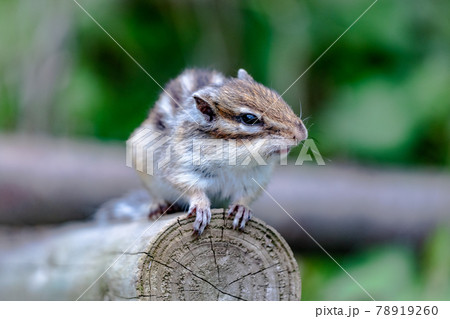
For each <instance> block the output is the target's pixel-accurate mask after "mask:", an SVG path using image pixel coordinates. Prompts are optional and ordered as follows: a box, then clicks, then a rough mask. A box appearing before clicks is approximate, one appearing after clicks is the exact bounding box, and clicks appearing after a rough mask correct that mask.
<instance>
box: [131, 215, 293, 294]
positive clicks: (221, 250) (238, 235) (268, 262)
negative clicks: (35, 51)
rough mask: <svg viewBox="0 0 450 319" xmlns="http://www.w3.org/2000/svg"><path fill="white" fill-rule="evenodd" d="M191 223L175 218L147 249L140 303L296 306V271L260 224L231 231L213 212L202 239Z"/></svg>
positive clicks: (279, 241)
mask: <svg viewBox="0 0 450 319" xmlns="http://www.w3.org/2000/svg"><path fill="white" fill-rule="evenodd" d="M194 218H195V217H190V218H187V217H183V216H180V217H177V219H176V221H174V222H173V223H170V224H169V225H168V226H167V227H166V228H165V229H163V230H162V231H161V233H160V234H159V235H158V236H155V239H154V240H153V241H152V242H150V243H149V245H148V246H147V250H146V251H145V254H142V258H141V259H140V261H139V265H138V276H137V283H136V289H137V296H138V297H139V299H141V300H299V299H300V291H301V283H300V275H299V271H298V265H297V263H296V261H295V259H294V256H293V254H292V251H291V249H290V248H289V246H288V245H287V243H286V242H285V240H284V239H283V238H282V237H281V236H280V235H279V234H278V232H277V231H275V230H274V229H273V228H272V227H270V226H268V225H266V224H265V223H264V222H262V221H261V220H259V219H256V218H254V219H252V220H250V221H249V222H248V223H247V225H246V227H245V229H244V230H239V231H238V230H235V229H233V226H232V219H230V218H227V216H226V214H225V213H224V211H223V210H221V209H220V210H213V213H212V218H211V223H210V225H209V226H208V227H207V228H206V230H205V231H204V233H203V234H202V235H201V236H195V235H193V231H192V223H193V220H194Z"/></svg>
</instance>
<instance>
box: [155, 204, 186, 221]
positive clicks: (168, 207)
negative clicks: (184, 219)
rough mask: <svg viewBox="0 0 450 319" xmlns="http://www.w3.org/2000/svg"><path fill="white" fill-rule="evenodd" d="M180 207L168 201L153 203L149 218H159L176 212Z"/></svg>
mask: <svg viewBox="0 0 450 319" xmlns="http://www.w3.org/2000/svg"><path fill="white" fill-rule="evenodd" d="M179 209H180V207H179V206H178V205H175V204H169V203H166V202H162V203H152V204H151V205H150V208H149V213H148V218H149V219H157V218H158V217H160V216H162V215H164V214H171V213H175V212H177V211H178V210H179Z"/></svg>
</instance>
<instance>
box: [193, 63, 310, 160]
mask: <svg viewBox="0 0 450 319" xmlns="http://www.w3.org/2000/svg"><path fill="white" fill-rule="evenodd" d="M193 98H194V100H195V104H196V107H197V109H198V111H199V112H200V113H201V114H202V123H201V127H202V128H201V129H202V130H203V131H205V132H207V133H208V134H209V136H211V137H212V138H219V139H226V140H228V139H235V140H237V141H240V140H255V139H267V142H266V143H264V145H263V146H262V147H261V149H260V150H259V153H260V154H261V155H263V154H264V155H266V156H270V155H273V154H277V153H278V154H279V153H287V152H288V151H289V149H290V147H292V146H295V145H297V144H298V143H299V142H300V141H302V140H304V139H306V138H307V130H306V128H305V126H304V124H303V122H302V121H301V119H300V118H299V117H297V116H296V115H295V113H294V112H293V111H292V109H291V108H290V107H289V105H287V104H286V102H285V101H284V100H283V99H282V98H281V96H280V95H279V94H278V93H276V92H275V91H274V90H272V89H269V88H267V87H265V86H264V85H262V84H260V83H258V82H256V81H255V80H253V78H252V77H251V76H250V75H249V74H248V73H247V72H246V71H245V70H243V69H240V70H239V72H238V77H237V78H230V79H228V80H227V81H224V82H223V83H222V84H220V85H214V86H207V87H204V88H202V89H200V90H199V91H197V92H195V93H194V94H193ZM247 145H248V144H247ZM286 146H287V148H286Z"/></svg>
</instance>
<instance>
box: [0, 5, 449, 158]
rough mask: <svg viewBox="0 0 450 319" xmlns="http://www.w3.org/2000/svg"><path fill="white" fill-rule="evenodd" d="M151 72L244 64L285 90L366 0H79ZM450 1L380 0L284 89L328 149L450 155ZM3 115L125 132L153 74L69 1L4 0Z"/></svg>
mask: <svg viewBox="0 0 450 319" xmlns="http://www.w3.org/2000/svg"><path fill="white" fill-rule="evenodd" d="M79 2H80V4H81V5H83V6H84V7H85V8H86V10H87V11H88V12H89V13H90V14H92V16H93V17H94V18H95V19H96V20H97V21H98V22H99V23H100V24H101V25H102V26H103V27H104V28H105V29H106V30H107V31H108V32H109V33H111V35H112V36H113V37H114V38H115V39H116V40H117V41H118V43H120V45H121V46H123V47H124V48H125V49H126V50H127V51H128V52H129V53H130V54H131V55H132V56H133V57H134V58H135V59H136V60H137V61H138V62H139V63H140V64H141V65H142V66H143V68H145V69H146V70H147V71H148V72H149V73H150V74H151V75H152V76H153V77H154V78H155V80H156V81H158V83H159V84H161V85H164V84H165V83H166V82H167V81H168V80H169V79H170V78H172V77H175V76H176V75H177V74H179V73H180V72H181V71H182V70H183V69H184V68H185V67H207V68H216V69H218V70H220V71H222V72H224V73H225V74H228V75H235V73H236V71H237V69H238V68H239V67H244V68H246V69H247V70H248V71H249V72H250V73H251V74H252V75H253V76H254V77H255V79H257V80H258V81H260V82H262V83H264V84H266V85H268V86H271V87H273V88H275V89H276V90H278V91H279V92H283V91H284V90H285V89H286V88H287V87H288V86H289V85H290V84H291V83H292V82H293V81H294V80H295V79H296V78H297V77H298V76H299V75H300V74H301V73H303V71H304V70H305V69H306V68H307V67H308V66H309V65H310V64H311V63H312V62H313V61H314V60H315V59H316V58H317V57H318V56H319V55H320V54H321V53H322V52H323V51H324V50H325V49H326V48H327V47H328V46H329V45H330V44H331V43H332V42H333V41H334V40H335V39H336V38H337V37H338V36H339V35H340V34H341V33H342V32H343V31H344V30H345V29H346V28H347V27H348V26H349V25H350V24H351V23H352V22H353V21H354V20H355V19H356V18H357V17H358V16H359V15H360V14H361V13H362V12H363V11H364V10H365V9H366V8H367V7H368V6H369V5H370V4H371V1H363V2H361V1H358V2H355V1H350V0H339V1H331V0H314V1H313V0H308V1H295V0H283V1H276V2H275V1H268V0H263V1H261V0H259V1H257V0H254V1H237V0H233V1H231V0H230V1H206V0H205V1H175V0H173V1H165V0H164V1H163V0H158V1H144V0H141V1H138V0H132V1H131V0H127V1H125V0H96V1H86V0H79ZM449 9H450V3H448V2H445V1H428V0H419V1H414V2H409V1H405V0H399V1H384V0H380V1H378V3H376V4H375V5H374V6H373V8H372V9H371V10H369V11H368V12H367V14H366V15H365V16H363V17H362V18H361V20H360V21H358V22H357V23H356V24H355V25H354V26H353V28H352V29H350V30H349V31H348V33H346V34H345V35H344V36H343V37H342V38H341V39H340V40H339V41H338V42H337V43H336V44H335V45H334V46H333V47H332V48H331V49H330V50H329V51H328V52H327V53H326V54H325V55H324V56H323V58H321V59H320V60H319V61H318V62H317V63H316V64H315V65H314V66H313V67H312V68H311V69H310V70H309V71H308V72H307V73H306V74H305V75H304V76H303V77H302V78H301V79H300V80H299V81H298V82H297V83H296V84H295V85H294V86H293V87H292V88H291V89H289V90H288V91H287V93H286V94H285V95H284V98H285V99H286V101H287V102H288V103H289V104H290V105H292V107H293V108H294V110H295V111H296V112H299V111H300V110H299V108H300V101H301V104H302V108H303V115H304V116H305V117H308V118H309V120H308V121H307V123H308V126H309V127H310V136H312V137H313V138H315V140H316V141H317V143H318V145H319V149H320V151H321V152H322V153H323V154H324V155H325V156H326V157H328V158H331V157H332V158H342V159H351V160H357V161H363V162H381V163H396V164H404V165H411V164H413V165H417V164H429V165H446V164H448V163H449V162H450V90H448V83H450V73H449V72H448V70H449V69H450V68H449V63H450V62H449V56H450V42H449V41H448V39H449V38H450V21H449V19H448V18H447V14H448V12H449ZM0 42H1V43H3V45H2V48H1V50H0V72H1V74H2V78H1V79H0V129H1V130H6V131H22V132H23V131H24V132H32V133H34V132H43V133H48V134H54V135H58V136H61V135H64V136H77V137H81V136H93V137H97V138H100V139H119V140H125V139H126V138H127V137H128V136H129V134H130V133H131V132H132V130H133V129H134V128H135V127H137V126H138V125H139V123H140V122H141V121H142V120H143V119H144V117H145V116H146V114H147V112H148V109H149V107H151V105H152V104H153V103H154V101H155V100H156V98H157V96H158V94H159V92H160V88H159V87H158V85H156V84H155V83H154V82H153V81H152V80H151V79H150V78H149V77H148V76H147V75H146V74H145V73H144V72H143V71H142V70H141V69H140V68H139V67H138V66H137V65H136V64H135V63H134V62H133V61H132V60H131V59H130V58H129V57H128V56H127V55H126V54H125V53H124V52H123V51H122V50H121V49H120V48H119V47H118V46H117V44H116V43H114V42H113V41H112V40H111V39H110V38H109V37H108V36H107V35H106V34H105V33H104V32H103V31H102V30H101V29H100V28H99V27H98V26H97V25H96V24H95V23H94V22H93V21H92V20H91V19H90V18H89V17H88V16H87V15H86V14H85V13H84V12H83V11H82V10H81V9H80V8H79V7H78V6H77V5H76V4H75V3H74V2H73V1H57V0H38V1H30V0H6V1H2V2H1V3H0Z"/></svg>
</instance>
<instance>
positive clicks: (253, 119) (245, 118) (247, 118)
mask: <svg viewBox="0 0 450 319" xmlns="http://www.w3.org/2000/svg"><path fill="white" fill-rule="evenodd" d="M240 119H241V122H242V123H244V124H246V125H259V124H262V120H261V119H259V118H258V117H257V116H256V115H254V114H250V113H245V114H242V115H241V116H240Z"/></svg>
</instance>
